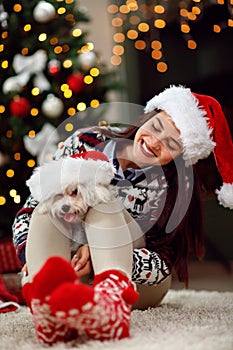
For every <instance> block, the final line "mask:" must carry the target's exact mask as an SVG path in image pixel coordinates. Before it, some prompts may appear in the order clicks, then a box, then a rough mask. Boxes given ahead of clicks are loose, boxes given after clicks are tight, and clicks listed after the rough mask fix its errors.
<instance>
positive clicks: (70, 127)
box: [65, 123, 74, 132]
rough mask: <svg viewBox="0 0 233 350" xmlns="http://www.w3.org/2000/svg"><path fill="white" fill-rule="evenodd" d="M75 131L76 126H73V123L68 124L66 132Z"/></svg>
mask: <svg viewBox="0 0 233 350" xmlns="http://www.w3.org/2000/svg"><path fill="white" fill-rule="evenodd" d="M73 129H74V125H73V124H72V123H67V124H66V125H65V130H66V131H68V132H70V131H72V130H73Z"/></svg>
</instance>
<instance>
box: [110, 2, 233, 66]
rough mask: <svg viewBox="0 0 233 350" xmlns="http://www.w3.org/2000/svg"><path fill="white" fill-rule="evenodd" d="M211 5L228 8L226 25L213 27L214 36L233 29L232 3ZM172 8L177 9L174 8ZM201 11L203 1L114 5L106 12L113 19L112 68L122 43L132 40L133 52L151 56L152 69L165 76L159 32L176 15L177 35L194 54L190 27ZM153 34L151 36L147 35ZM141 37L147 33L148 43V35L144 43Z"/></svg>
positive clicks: (121, 54)
mask: <svg viewBox="0 0 233 350" xmlns="http://www.w3.org/2000/svg"><path fill="white" fill-rule="evenodd" d="M119 3H120V5H119ZM205 3H206V2H205ZM210 3H211V4H212V5H214V4H216V5H226V4H227V6H228V12H229V18H228V20H227V21H225V22H223V23H215V24H214V25H213V28H212V30H213V32H214V33H220V32H221V31H222V30H223V29H224V28H226V27H233V19H232V17H233V0H225V1H224V0H212V1H210ZM176 4H177V5H176ZM174 6H177V7H178V8H174ZM203 10H204V2H203V1H202V0H181V1H178V2H173V1H171V0H156V1H137V0H127V1H113V2H112V3H111V4H110V5H109V6H108V12H109V14H111V16H112V26H113V27H114V28H115V33H114V35H113V41H114V46H113V49H112V52H113V55H112V57H111V63H112V64H113V65H115V66H119V65H121V63H122V61H123V60H122V57H123V55H124V51H125V48H124V45H125V42H126V40H131V41H133V42H134V47H135V49H136V50H146V51H147V52H148V51H149V52H150V55H151V57H152V59H153V60H154V61H155V62H156V64H155V67H156V69H157V71H158V72H160V73H165V72H167V70H168V68H169V67H168V64H167V63H166V59H165V57H164V55H163V43H162V41H161V40H160V31H161V30H163V28H165V27H166V26H167V24H168V22H169V18H171V16H173V17H174V13H176V14H177V20H178V22H179V26H180V32H181V35H182V36H183V38H184V39H185V42H186V45H187V47H188V49H190V50H196V49H197V47H198V43H197V42H196V41H195V40H194V38H193V37H192V34H191V28H190V24H191V23H193V22H197V21H198V20H199V19H200V18H201V16H202V14H203ZM171 11H172V14H171ZM173 19H174V18H173ZM152 32H153V35H150V33H152ZM143 33H149V37H150V38H151V39H150V40H148V35H147V40H144V39H143V38H142V37H143Z"/></svg>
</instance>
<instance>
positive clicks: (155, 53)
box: [151, 50, 162, 60]
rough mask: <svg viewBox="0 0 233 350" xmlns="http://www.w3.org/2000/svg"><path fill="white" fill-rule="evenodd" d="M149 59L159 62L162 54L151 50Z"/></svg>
mask: <svg viewBox="0 0 233 350" xmlns="http://www.w3.org/2000/svg"><path fill="white" fill-rule="evenodd" d="M151 57H152V58H153V59H154V60H160V58H161V57H162V52H161V51H157V50H153V51H152V53H151Z"/></svg>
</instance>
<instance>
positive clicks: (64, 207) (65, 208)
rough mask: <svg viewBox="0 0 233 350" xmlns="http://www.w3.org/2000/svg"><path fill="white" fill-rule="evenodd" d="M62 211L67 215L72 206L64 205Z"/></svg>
mask: <svg viewBox="0 0 233 350" xmlns="http://www.w3.org/2000/svg"><path fill="white" fill-rule="evenodd" d="M61 210H62V211H64V213H67V212H68V211H69V210H70V206H69V205H67V204H64V205H63V206H62V207H61Z"/></svg>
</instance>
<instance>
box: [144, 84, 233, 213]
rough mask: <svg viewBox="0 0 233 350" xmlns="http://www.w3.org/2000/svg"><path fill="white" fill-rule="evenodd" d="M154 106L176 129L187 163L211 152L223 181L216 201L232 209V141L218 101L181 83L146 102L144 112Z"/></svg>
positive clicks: (204, 156)
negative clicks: (162, 112) (168, 117)
mask: <svg viewBox="0 0 233 350" xmlns="http://www.w3.org/2000/svg"><path fill="white" fill-rule="evenodd" d="M154 109H159V110H163V111H165V112H166V113H167V114H168V115H169V116H170V117H171V119H172V120H173V121H174V123H175V125H176V127H177V128H178V129H179V131H180V139H181V141H182V144H183V158H184V160H185V164H186V166H189V165H193V164H195V163H197V161H198V160H199V159H203V158H206V157H208V156H209V155H210V153H211V152H213V153H214V157H215V161H216V165H217V168H218V171H219V173H220V175H221V177H222V180H223V185H222V186H221V188H220V189H219V190H216V194H217V196H218V200H219V202H220V204H222V205H223V206H224V207H228V208H230V209H233V144H232V139H231V134H230V130H229V127H228V124H227V121H226V118H225V115H224V113H223V111H222V108H221V106H220V104H219V102H218V101H217V100H215V99H214V98H213V97H210V96H206V95H199V94H196V93H192V92H191V90H190V89H188V88H185V87H183V86H171V87H170V88H167V89H165V90H164V91H163V92H161V93H160V94H158V95H157V96H155V97H153V98H152V99H151V100H150V101H149V102H148V103H147V105H146V108H145V113H148V112H152V111H153V110H154Z"/></svg>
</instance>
